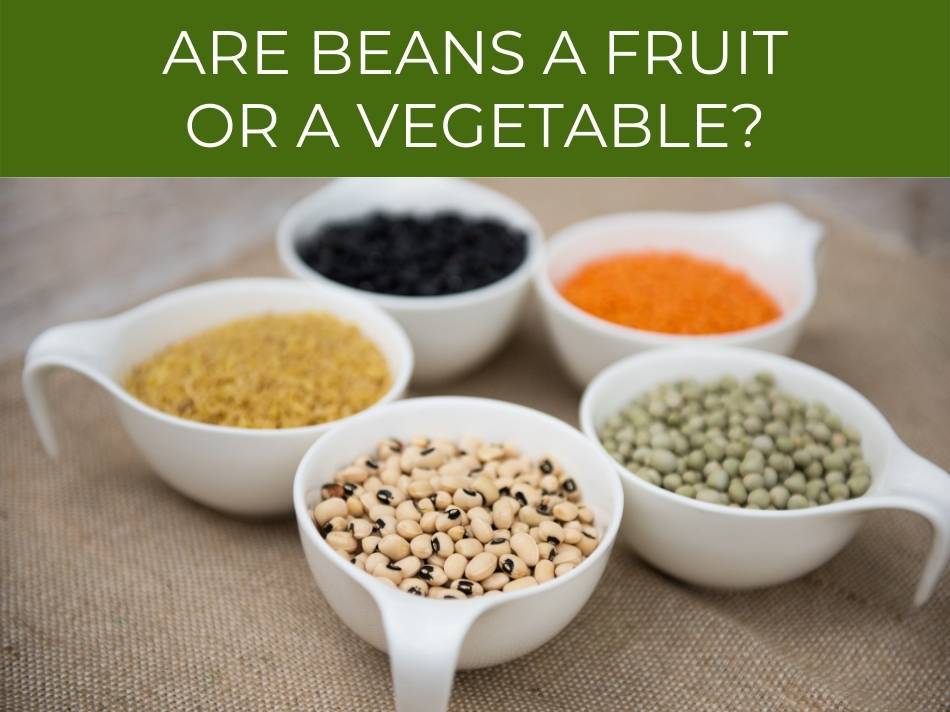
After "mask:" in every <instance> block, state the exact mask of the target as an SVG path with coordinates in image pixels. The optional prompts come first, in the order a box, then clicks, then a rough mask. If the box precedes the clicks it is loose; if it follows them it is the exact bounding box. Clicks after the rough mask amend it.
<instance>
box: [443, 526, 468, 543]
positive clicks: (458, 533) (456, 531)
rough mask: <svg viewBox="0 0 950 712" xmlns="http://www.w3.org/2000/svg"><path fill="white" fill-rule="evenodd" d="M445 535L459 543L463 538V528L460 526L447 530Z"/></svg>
mask: <svg viewBox="0 0 950 712" xmlns="http://www.w3.org/2000/svg"><path fill="white" fill-rule="evenodd" d="M446 534H448V535H449V536H450V537H451V538H452V541H459V540H460V539H464V538H465V527H463V526H461V525H457V526H454V527H452V528H451V529H449V530H448V531H447V532H446Z"/></svg>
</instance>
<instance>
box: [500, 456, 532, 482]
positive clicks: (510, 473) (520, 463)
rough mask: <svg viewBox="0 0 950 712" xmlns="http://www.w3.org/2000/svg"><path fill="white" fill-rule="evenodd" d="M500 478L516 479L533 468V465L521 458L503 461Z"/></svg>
mask: <svg viewBox="0 0 950 712" xmlns="http://www.w3.org/2000/svg"><path fill="white" fill-rule="evenodd" d="M497 467H498V476H499V477H505V478H512V479H514V478H515V477H517V476H518V475H520V474H521V473H522V472H525V471H527V470H528V469H529V468H530V467H531V463H530V462H527V461H525V460H524V459H523V458H520V457H512V458H508V459H507V460H504V461H502V462H501V463H500V464H499V465H498V466H497Z"/></svg>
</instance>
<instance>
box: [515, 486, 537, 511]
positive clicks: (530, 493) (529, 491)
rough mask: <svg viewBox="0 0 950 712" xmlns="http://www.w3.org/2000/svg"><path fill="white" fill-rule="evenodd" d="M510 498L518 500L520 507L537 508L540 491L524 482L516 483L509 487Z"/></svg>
mask: <svg viewBox="0 0 950 712" xmlns="http://www.w3.org/2000/svg"><path fill="white" fill-rule="evenodd" d="M511 496H512V497H514V498H515V499H516V500H518V504H520V505H521V506H522V507H524V506H526V505H530V506H532V507H535V508H536V507H537V506H538V505H539V504H541V491H540V490H538V489H536V488H534V487H532V486H531V485H529V484H527V483H525V482H516V483H515V484H513V485H512V486H511Z"/></svg>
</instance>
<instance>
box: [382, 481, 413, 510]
mask: <svg viewBox="0 0 950 712" xmlns="http://www.w3.org/2000/svg"><path fill="white" fill-rule="evenodd" d="M405 499H406V493H405V492H403V491H402V490H401V489H399V488H398V487H390V486H388V485H387V486H385V487H380V488H379V489H378V490H376V500H377V501H378V502H380V504H388V505H390V506H392V507H396V506H397V505H398V504H399V503H400V502H402V501H403V500H405Z"/></svg>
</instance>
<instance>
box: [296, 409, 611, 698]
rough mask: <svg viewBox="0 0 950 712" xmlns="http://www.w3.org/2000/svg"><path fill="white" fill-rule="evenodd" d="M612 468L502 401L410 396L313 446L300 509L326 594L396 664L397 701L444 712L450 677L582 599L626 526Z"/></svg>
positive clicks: (576, 435) (521, 641)
mask: <svg viewBox="0 0 950 712" xmlns="http://www.w3.org/2000/svg"><path fill="white" fill-rule="evenodd" d="M622 507H623V493H622V489H621V485H620V481H619V480H618V478H617V477H616V475H615V474H614V472H613V466H612V463H611V461H610V459H609V458H608V457H607V456H606V455H605V454H604V452H603V451H602V450H601V449H600V448H599V447H597V446H596V445H595V444H594V443H591V442H590V441H589V440H588V439H587V438H585V437H584V436H583V434H582V433H580V432H579V431H577V430H575V429H574V428H572V427H570V426H569V425H567V424H566V423H564V422H562V421H560V420H558V419H556V418H553V417H551V416H549V415H546V414H544V413H541V412H539V411H535V410H532V409H530V408H526V407H523V406H519V405H515V404H512V403H505V402H502V401H494V400H487V399H480V398H464V397H435V398H416V399H410V400H406V401H401V402H399V403H396V404H393V405H392V406H386V407H384V408H380V409H378V410H377V411H372V412H367V413H365V414H362V415H359V416H356V417H354V418H353V419H351V420H350V421H348V422H346V423H345V424H342V425H341V426H340V427H338V428H335V429H334V430H333V431H331V432H330V433H328V434H327V435H326V436H325V437H324V438H321V439H320V440H319V441H318V442H317V443H315V444H314V445H313V447H312V448H311V449H310V450H309V451H308V453H307V454H306V456H305V457H304V459H303V461H302V462H301V464H300V467H299V469H298V471H297V475H296V477H295V480H294V509H295V513H296V517H297V523H298V528H299V530H300V536H301V541H302V542H303V547H304V552H305V554H306V558H307V562H308V565H309V567H310V569H311V572H312V574H313V576H314V579H315V580H316V582H317V585H318V587H319V588H320V590H321V591H322V593H323V595H324V597H325V598H326V599H327V601H328V602H329V603H330V605H331V606H332V607H333V609H334V610H335V612H336V613H337V615H339V616H340V618H341V619H342V620H343V621H344V623H346V624H347V625H348V626H349V627H350V628H351V629H352V630H353V631H354V632H355V633H356V634H357V635H359V636H360V637H361V638H363V639H364V640H366V641H367V642H369V643H370V644H371V645H373V646H375V647H376V648H378V649H380V650H383V651H386V652H388V653H389V656H390V666H391V669H392V677H393V684H394V692H395V696H396V707H397V709H398V710H400V711H401V712H405V711H407V710H440V709H445V707H446V706H447V704H448V699H449V695H450V692H451V687H452V679H453V676H454V673H455V670H456V669H457V668H460V669H469V668H478V667H485V666H488V665H496V664H500V663H504V662H507V661H509V660H511V659H513V658H516V657H519V656H521V655H524V654H526V653H528V652H530V651H532V650H534V649H535V648H537V647H539V646H540V645H542V644H543V643H544V642H546V641H547V640H549V639H550V638H552V637H553V636H555V635H556V634H557V633H558V632H560V631H561V629H563V628H564V627H565V626H566V625H567V624H568V623H569V622H570V621H571V620H572V619H573V618H574V617H575V616H576V615H577V613H578V612H579V611H580V609H581V608H582V607H583V606H584V604H585V603H586V602H587V599H588V597H589V596H590V594H591V592H592V591H593V589H594V587H595V586H596V585H597V582H598V581H599V580H600V577H601V575H602V573H603V571H604V567H605V566H606V563H607V559H608V557H609V554H610V550H611V548H612V546H613V542H614V538H615V536H616V532H617V529H618V527H619V524H620V518H621V512H622Z"/></svg>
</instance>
